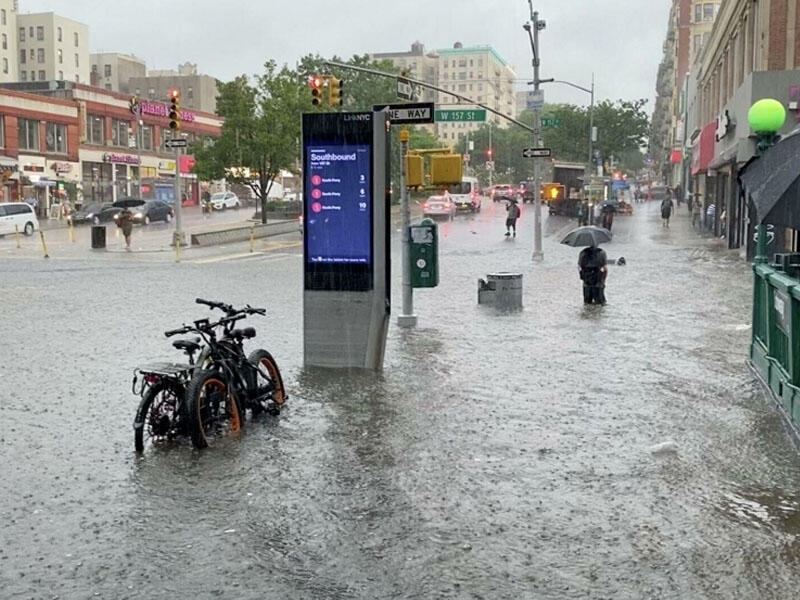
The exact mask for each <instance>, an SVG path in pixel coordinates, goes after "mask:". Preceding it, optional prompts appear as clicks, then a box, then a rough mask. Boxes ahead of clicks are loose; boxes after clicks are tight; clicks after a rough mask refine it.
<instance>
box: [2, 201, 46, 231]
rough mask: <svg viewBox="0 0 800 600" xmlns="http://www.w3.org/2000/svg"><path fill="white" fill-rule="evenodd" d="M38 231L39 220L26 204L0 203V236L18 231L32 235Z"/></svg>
mask: <svg viewBox="0 0 800 600" xmlns="http://www.w3.org/2000/svg"><path fill="white" fill-rule="evenodd" d="M38 230H39V219H37V218H36V213H35V212H33V207H32V206H31V205H30V204H28V203H27V202H0V235H8V234H11V233H14V232H15V231H19V232H20V233H24V234H25V235H33V232H34V231H38Z"/></svg>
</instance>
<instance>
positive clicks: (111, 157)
mask: <svg viewBox="0 0 800 600" xmlns="http://www.w3.org/2000/svg"><path fill="white" fill-rule="evenodd" d="M103 162H110V163H125V164H126V165H138V164H139V157H138V156H134V155H132V154H113V153H111V152H105V153H104V154H103Z"/></svg>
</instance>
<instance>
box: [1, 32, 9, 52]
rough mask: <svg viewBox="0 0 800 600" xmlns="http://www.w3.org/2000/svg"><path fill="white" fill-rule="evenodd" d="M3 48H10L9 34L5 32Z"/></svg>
mask: <svg viewBox="0 0 800 600" xmlns="http://www.w3.org/2000/svg"><path fill="white" fill-rule="evenodd" d="M2 39H3V50H8V36H7V35H6V34H5V33H4V34H3V38H2Z"/></svg>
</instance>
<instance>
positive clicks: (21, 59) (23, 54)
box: [19, 50, 28, 65]
mask: <svg viewBox="0 0 800 600" xmlns="http://www.w3.org/2000/svg"><path fill="white" fill-rule="evenodd" d="M26 58H28V53H27V52H25V50H20V51H19V62H20V64H23V65H24V64H25V59H26Z"/></svg>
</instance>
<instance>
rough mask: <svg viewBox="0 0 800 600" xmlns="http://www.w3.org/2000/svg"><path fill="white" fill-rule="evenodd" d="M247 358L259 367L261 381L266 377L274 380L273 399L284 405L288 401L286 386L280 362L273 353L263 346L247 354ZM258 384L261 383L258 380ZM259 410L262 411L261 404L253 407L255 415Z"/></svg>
mask: <svg viewBox="0 0 800 600" xmlns="http://www.w3.org/2000/svg"><path fill="white" fill-rule="evenodd" d="M247 360H248V361H249V362H250V363H251V364H253V365H255V366H256V367H257V368H258V371H259V373H260V378H259V381H263V380H264V379H266V378H268V379H269V380H271V381H272V382H273V384H274V386H275V391H274V392H273V394H272V401H273V402H274V403H275V404H277V405H278V406H283V404H284V403H285V402H286V388H285V387H284V386H283V377H281V371H280V369H279V368H278V363H277V362H276V360H275V358H274V357H273V356H272V354H270V353H269V352H267V351H266V350H264V349H263V348H259V349H258V350H253V351H252V352H251V353H250V354H249V355H248V356H247ZM256 385H261V384H260V383H259V382H258V381H257V382H256ZM259 412H261V407H260V406H259V407H258V408H254V409H253V415H254V416H255V415H256V414H258V413H259Z"/></svg>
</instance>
